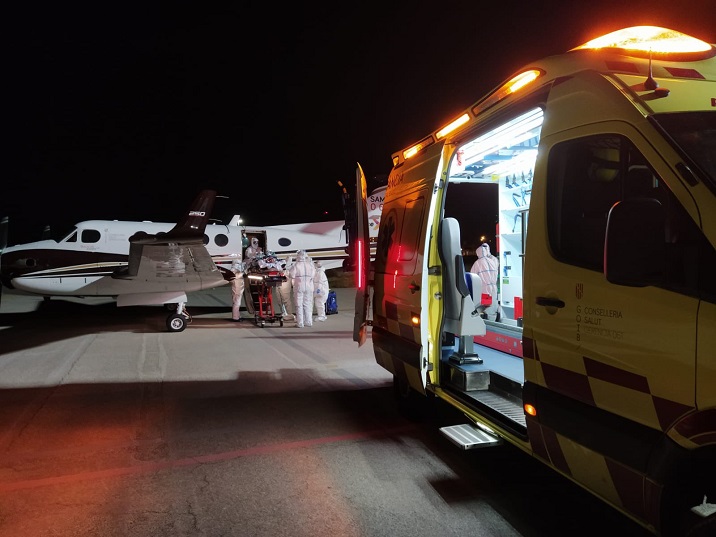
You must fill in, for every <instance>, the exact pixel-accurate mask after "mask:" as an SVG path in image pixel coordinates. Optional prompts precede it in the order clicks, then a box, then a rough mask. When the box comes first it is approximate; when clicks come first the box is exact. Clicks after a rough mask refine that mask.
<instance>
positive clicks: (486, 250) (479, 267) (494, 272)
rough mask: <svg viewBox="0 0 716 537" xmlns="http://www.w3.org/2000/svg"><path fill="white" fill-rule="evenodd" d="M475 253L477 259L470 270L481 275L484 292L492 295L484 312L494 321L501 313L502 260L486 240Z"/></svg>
mask: <svg viewBox="0 0 716 537" xmlns="http://www.w3.org/2000/svg"><path fill="white" fill-rule="evenodd" d="M475 253H476V254H477V260H476V261H475V262H474V263H473V264H472V267H471V268H470V272H472V273H473V274H477V275H478V276H479V278H480V281H481V282H482V293H483V294H487V295H490V296H491V297H492V303H491V304H490V305H486V307H485V311H484V313H485V315H486V317H487V318H488V319H489V320H491V321H494V320H495V319H496V318H497V315H498V313H499V303H498V297H497V278H498V276H499V275H500V261H499V260H498V259H497V258H496V257H495V256H494V255H492V254H491V253H490V245H489V244H487V243H486V242H484V243H482V244H481V245H480V246H478V248H477V250H475ZM476 298H477V297H476Z"/></svg>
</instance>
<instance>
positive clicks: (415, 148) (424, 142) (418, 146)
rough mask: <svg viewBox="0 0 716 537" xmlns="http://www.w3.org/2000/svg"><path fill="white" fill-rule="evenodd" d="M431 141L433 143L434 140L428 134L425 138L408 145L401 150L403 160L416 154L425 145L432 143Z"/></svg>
mask: <svg viewBox="0 0 716 537" xmlns="http://www.w3.org/2000/svg"><path fill="white" fill-rule="evenodd" d="M433 143H435V141H434V140H433V137H432V136H428V137H427V138H424V139H422V140H420V141H419V142H418V143H417V144H415V145H414V146H412V147H409V148H408V149H406V150H405V151H403V158H404V159H405V160H408V159H409V158H410V157H414V156H415V155H417V154H418V153H419V152H420V151H422V150H423V149H425V148H426V147H428V146H430V145H433Z"/></svg>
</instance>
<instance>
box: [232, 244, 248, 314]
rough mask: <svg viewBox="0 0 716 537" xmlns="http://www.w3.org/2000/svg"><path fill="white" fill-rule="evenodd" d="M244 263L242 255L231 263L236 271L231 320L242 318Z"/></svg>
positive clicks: (233, 282) (233, 270) (233, 284)
mask: <svg viewBox="0 0 716 537" xmlns="http://www.w3.org/2000/svg"><path fill="white" fill-rule="evenodd" d="M244 270H245V268H244V263H243V262H242V261H241V256H239V257H237V258H236V259H234V261H233V262H232V263H231V272H233V273H234V279H233V280H231V320H232V321H240V320H241V299H242V297H243V296H244V283H245V282H244Z"/></svg>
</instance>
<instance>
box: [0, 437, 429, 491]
mask: <svg viewBox="0 0 716 537" xmlns="http://www.w3.org/2000/svg"><path fill="white" fill-rule="evenodd" d="M415 429H416V426H415V425H406V426H403V427H397V428H395V429H375V430H372V431H363V432H357V433H350V434H342V435H337V436H325V437H322V438H312V439H310V440H297V441H295V442H284V443H281V444H268V445H265V446H256V447H252V448H247V449H240V450H235V451H225V452H223V453H213V454H210V455H201V456H198V457H187V458H184V459H177V460H173V461H164V462H152V463H146V464H138V465H135V466H125V467H122V468H110V469H107V470H99V471H95V472H82V473H79V474H71V475H64V476H57V477H45V478H41V479H27V480H23V481H14V482H10V483H0V492H13V491H17V490H27V489H34V488H39V487H52V486H56V485H67V484H71V483H79V482H81V481H91V480H96V479H106V478H112V477H121V476H130V475H140V474H149V473H152V472H157V471H160V470H168V469H172V468H186V467H190V466H197V465H200V464H210V463H215V462H222V461H229V460H232V459H238V458H241V457H251V456H255V455H268V454H271V453H278V452H280V451H289V450H293V449H301V448H307V447H313V446H320V445H323V444H332V443H336V442H346V441H350V440H361V439H364V438H380V437H386V436H392V435H395V434H400V433H405V432H409V431H413V430H415Z"/></svg>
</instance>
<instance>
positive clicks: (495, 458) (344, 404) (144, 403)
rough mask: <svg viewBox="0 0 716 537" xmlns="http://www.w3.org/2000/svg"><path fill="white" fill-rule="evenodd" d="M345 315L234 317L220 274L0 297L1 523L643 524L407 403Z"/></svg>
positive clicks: (209, 528)
mask: <svg viewBox="0 0 716 537" xmlns="http://www.w3.org/2000/svg"><path fill="white" fill-rule="evenodd" d="M336 291H337V293H338V306H339V313H338V314H337V315H332V316H329V317H328V320H327V321H326V322H324V323H319V322H315V323H314V325H313V327H311V328H308V327H306V328H303V329H298V328H296V327H295V323H290V322H287V323H285V324H284V326H283V327H279V326H278V325H267V326H266V327H265V328H260V327H258V326H256V325H255V324H254V323H253V322H250V321H249V322H242V323H231V322H229V318H230V305H229V301H230V292H229V289H228V287H226V288H220V289H217V290H214V291H212V292H210V293H198V294H196V295H194V296H192V297H190V300H189V313H190V314H191V315H192V322H191V324H190V325H189V327H188V328H187V329H186V330H185V331H183V332H180V333H169V332H167V331H166V330H165V319H166V315H167V312H166V311H164V310H163V309H162V308H159V307H127V308H117V307H116V306H115V304H114V303H113V302H111V301H106V300H103V299H85V300H83V299H66V300H60V299H53V300H51V301H49V302H45V301H42V299H38V298H32V297H26V296H22V295H17V294H13V293H10V292H8V291H7V290H3V295H2V302H1V303H0V536H2V537H6V536H7V537H10V536H12V537H17V536H26V537H45V536H48V537H49V536H52V537H65V536H68V537H69V536H72V537H77V536H80V537H84V536H102V537H113V536H133V537H134V536H141V537H144V536H147V537H161V536H167V537H170V536H171V537H175V536H210V537H220V536H227V537H228V536H242V537H243V536H247V537H249V536H250V537H254V536H255V537H269V536H270V537H281V536H292V537H295V536H299V537H301V536H311V537H315V536H324V535H325V536H349V537H353V536H355V537H359V536H360V537H362V536H366V537H374V536H375V537H377V536H381V537H382V536H385V537H416V536H420V537H422V536H434V535H440V536H504V537H512V536H530V537H534V536H561V535H579V536H603V535H606V534H610V533H611V534H614V535H629V536H632V537H643V536H645V535H648V534H647V533H646V532H645V531H644V530H642V529H641V528H639V527H638V526H636V525H635V524H634V523H632V522H631V521H629V520H628V519H626V518H624V517H623V516H622V515H619V514H618V513H616V511H613V510H612V509H611V508H609V507H607V506H605V505H604V504H602V503H601V502H600V501H598V500H597V499H595V498H593V497H592V496H591V495H589V494H588V493H587V492H585V491H583V490H582V489H580V488H578V487H577V486H575V485H573V484H572V483H570V482H569V481H567V480H565V479H564V478H562V477H560V476H558V475H557V474H555V473H554V472H552V471H551V470H549V469H547V468H545V467H544V466H543V465H542V464H540V463H539V462H537V461H535V460H534V459H532V458H530V457H529V456H527V455H525V454H524V453H522V452H520V451H518V450H516V449H515V448H513V447H512V446H509V445H503V446H501V447H497V448H489V449H482V450H472V451H462V450H460V449H458V448H457V447H456V446H454V445H453V444H451V443H450V442H449V441H448V440H447V439H446V438H445V437H443V436H442V434H441V433H440V432H439V431H438V428H439V427H440V426H442V425H449V424H453V423H461V422H463V420H462V419H461V416H459V415H457V414H456V413H455V412H453V411H452V409H450V408H448V407H447V405H441V404H439V403H438V404H436V405H435V407H434V408H433V411H432V412H431V413H429V414H427V415H426V416H424V417H422V418H421V419H416V417H415V416H408V415H404V414H402V413H401V412H400V411H399V408H398V405H397V404H396V402H395V401H394V399H393V394H392V387H391V377H390V375H389V374H388V373H387V372H386V371H385V370H383V369H382V368H381V367H379V366H378V365H377V364H376V363H375V361H374V357H373V353H372V349H371V345H370V337H369V338H368V341H367V343H366V345H364V346H363V347H360V348H359V347H358V345H357V344H356V343H354V342H353V341H352V337H351V336H352V324H353V312H352V309H353V307H352V306H353V295H354V290H353V289H350V288H348V289H336Z"/></svg>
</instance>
